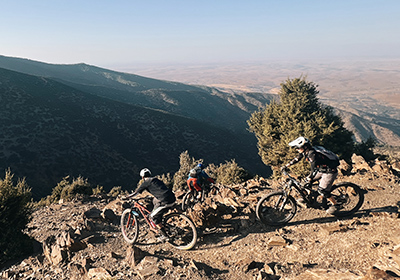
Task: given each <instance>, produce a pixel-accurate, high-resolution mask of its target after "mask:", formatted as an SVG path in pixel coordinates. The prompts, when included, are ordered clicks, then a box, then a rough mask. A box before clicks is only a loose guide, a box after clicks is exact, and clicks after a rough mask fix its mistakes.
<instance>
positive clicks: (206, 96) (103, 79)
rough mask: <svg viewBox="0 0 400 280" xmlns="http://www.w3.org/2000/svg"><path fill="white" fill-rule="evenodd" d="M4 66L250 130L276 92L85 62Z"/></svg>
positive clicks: (5, 61)
mask: <svg viewBox="0 0 400 280" xmlns="http://www.w3.org/2000/svg"><path fill="white" fill-rule="evenodd" d="M0 67H1V68H5V69H9V70H13V71H16V72H20V73H25V74H29V75H35V76H40V77H47V78H52V79H54V80H57V81H59V82H61V83H63V84H66V85H70V86H71V87H73V88H75V89H78V90H81V91H84V92H88V93H92V94H94V95H97V96H101V97H105V98H108V99H111V100H115V101H120V102H124V103H127V104H134V105H137V106H142V107H149V108H153V109H158V110H163V111H166V112H169V113H171V114H176V115H180V116H185V117H189V118H193V119H197V120H200V121H205V122H208V123H211V124H213V125H216V126H220V127H224V128H227V129H230V130H233V131H236V132H239V133H246V134H247V132H246V129H247V128H248V126H247V124H246V121H247V120H248V119H249V117H250V114H251V113H252V112H254V111H255V110H257V109H258V108H259V107H262V106H264V105H265V104H267V103H269V102H270V101H271V99H273V98H276V95H272V94H265V93H233V92H221V91H219V90H217V89H215V88H211V87H205V86H192V85H186V84H182V83H177V82H168V81H161V80H156V79H150V78H145V77H141V76H138V75H133V74H127V73H121V72H115V71H111V70H107V69H103V68H99V67H95V66H90V65H86V64H75V65H55V64H47V63H42V62H37V61H32V60H28V59H21V58H13V57H6V56H0Z"/></svg>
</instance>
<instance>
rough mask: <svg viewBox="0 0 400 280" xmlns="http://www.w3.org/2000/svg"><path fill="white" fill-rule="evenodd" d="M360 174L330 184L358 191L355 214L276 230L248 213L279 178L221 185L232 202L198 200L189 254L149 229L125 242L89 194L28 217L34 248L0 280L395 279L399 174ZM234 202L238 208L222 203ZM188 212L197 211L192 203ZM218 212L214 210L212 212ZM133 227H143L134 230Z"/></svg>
mask: <svg viewBox="0 0 400 280" xmlns="http://www.w3.org/2000/svg"><path fill="white" fill-rule="evenodd" d="M367 175H368V176H366V174H365V173H364V174H361V173H360V174H352V175H351V176H348V177H340V178H339V179H338V181H351V182H354V183H357V184H359V185H360V186H361V187H362V188H363V189H364V190H365V192H366V194H365V203H364V205H363V206H362V208H361V209H360V211H359V212H358V213H356V215H354V217H350V218H348V219H345V218H342V219H338V218H336V217H333V216H330V215H328V214H326V213H325V212H324V211H320V210H316V209H312V208H300V209H299V211H298V213H297V215H296V216H295V218H294V220H293V221H291V222H290V223H288V224H287V225H285V226H283V227H278V228H277V227H269V226H265V225H262V224H261V223H260V222H259V221H258V220H257V219H255V213H254V210H255V206H256V203H257V200H258V199H259V198H260V197H261V196H263V195H265V194H266V193H269V192H271V191H274V190H276V188H277V186H278V184H277V183H278V182H276V181H271V180H267V181H258V182H254V181H253V182H252V181H248V182H246V183H244V184H241V185H235V186H220V189H221V190H224V189H225V190H226V191H225V192H224V193H225V194H226V195H227V196H229V193H234V194H235V196H234V199H230V200H224V202H225V203H227V204H226V205H223V204H220V203H218V202H216V201H217V199H215V200H214V198H216V196H215V197H213V198H212V199H211V200H209V201H211V202H207V201H206V202H205V203H203V204H202V206H203V207H205V209H207V208H206V207H210V208H209V210H210V209H217V210H215V211H214V212H213V211H208V213H209V214H210V215H209V217H210V219H209V220H208V221H209V222H210V223H211V224H212V226H209V227H208V228H205V227H199V228H198V232H199V237H200V238H199V239H198V243H197V245H196V246H195V248H193V249H192V250H190V251H180V250H176V249H174V248H173V247H172V246H170V244H168V243H160V242H159V241H158V240H157V238H156V236H155V235H154V234H153V233H151V232H150V233H148V234H147V235H146V237H147V238H146V239H145V240H144V241H142V242H139V243H137V244H134V245H133V246H131V245H128V244H127V243H126V242H125V241H124V239H123V238H122V234H121V232H120V228H119V221H118V216H114V219H113V216H112V215H108V216H106V215H103V214H101V213H106V211H105V209H107V210H108V211H111V210H112V211H114V212H115V214H116V215H119V214H120V213H121V211H122V207H121V205H122V203H121V201H120V200H119V199H115V198H111V197H93V196H92V197H90V198H86V199H85V200H81V201H76V202H65V201H64V202H60V203H57V204H53V205H50V206H49V207H44V208H41V209H38V210H37V211H36V212H35V213H34V215H33V220H32V222H31V223H30V224H29V228H28V229H27V233H28V234H29V235H30V236H32V237H33V238H34V239H35V241H36V242H37V243H38V244H37V251H36V254H34V255H32V256H29V257H27V258H25V259H23V260H18V261H16V262H15V263H14V265H10V264H8V265H7V266H4V268H3V269H4V271H3V272H2V273H1V272H0V276H3V277H4V276H5V278H6V279H7V278H8V277H10V278H8V279H14V278H11V277H13V276H14V275H18V276H20V277H23V278H21V279H46V278H49V279H54V280H57V279H71V280H78V279H86V278H85V277H93V278H90V279H109V278H113V279H120V280H128V279H151V280H158V279H163V280H165V279H171V280H172V279H193V280H207V279H220V280H231V279H235V280H236V279H237V280H248V279H259V280H271V279H273V280H278V279H279V280H305V279H307V280H321V279H338V280H339V279H341V280H343V279H347V280H373V279H386V280H395V279H399V278H400V250H399V248H400V231H399V230H400V219H399V217H400V212H399V207H400V201H399V197H398V196H397V195H396V194H397V193H398V191H399V188H400V185H399V180H398V179H399V177H396V176H392V175H387V174H386V175H382V174H380V175H378V173H376V172H372V171H371V172H368V173H367ZM235 201H237V202H239V203H240V204H241V206H239V207H231V206H229V204H230V203H233V202H235ZM207 203H209V205H207ZM228 206H229V207H228ZM195 209H196V210H195V211H199V212H200V213H202V212H201V211H202V208H201V207H200V208H199V207H197V208H195ZM221 209H224V211H223V212H222V214H220V213H219V212H218V210H221ZM203 213H206V212H205V210H204V212H203ZM105 217H106V218H105ZM206 220H207V219H206ZM140 231H141V232H147V231H148V229H147V227H145V226H143V227H141V228H140ZM42 248H43V251H42ZM95 276H96V277H97V278H94V277H95ZM29 277H30V278H29Z"/></svg>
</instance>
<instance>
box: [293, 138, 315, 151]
mask: <svg viewBox="0 0 400 280" xmlns="http://www.w3.org/2000/svg"><path fill="white" fill-rule="evenodd" d="M289 146H290V147H295V148H296V149H300V148H303V147H304V146H310V140H308V139H307V138H305V137H303V136H300V137H299V138H297V139H296V140H293V141H292V142H290V143H289Z"/></svg>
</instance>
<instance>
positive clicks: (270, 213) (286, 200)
mask: <svg viewBox="0 0 400 280" xmlns="http://www.w3.org/2000/svg"><path fill="white" fill-rule="evenodd" d="M296 211H297V206H296V201H295V200H294V198H293V197H291V196H285V195H284V193H283V192H281V191H277V192H272V193H270V194H268V195H266V196H264V197H263V198H261V199H260V201H259V202H258V203H257V207H256V215H257V218H258V219H259V220H260V221H261V222H263V223H264V224H266V225H272V226H279V225H283V224H286V223H287V222H289V221H290V220H291V219H292V218H293V217H294V215H295V214H296Z"/></svg>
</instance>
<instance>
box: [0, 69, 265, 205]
mask: <svg viewBox="0 0 400 280" xmlns="http://www.w3.org/2000/svg"><path fill="white" fill-rule="evenodd" d="M0 131H1V133H2V135H3V136H2V137H1V138H0V142H1V143H0V147H1V149H0V167H1V169H3V170H4V169H7V168H8V167H10V168H11V171H12V172H13V173H15V174H16V176H17V177H26V180H27V182H28V184H29V185H30V186H31V187H32V188H33V194H34V197H35V198H39V197H42V196H44V195H47V194H49V192H50V191H51V189H52V188H53V187H55V185H56V184H57V183H58V182H60V181H61V179H62V178H63V177H64V176H73V177H78V176H80V175H82V176H83V177H85V178H88V179H89V182H91V183H93V184H100V185H103V186H104V187H106V188H107V189H109V188H111V187H113V186H118V185H122V186H123V187H125V188H126V187H127V186H129V187H131V186H132V185H134V184H135V182H137V181H138V179H139V178H138V172H139V170H140V169H141V168H143V167H144V166H147V167H149V168H151V169H152V170H153V171H154V172H155V173H158V174H161V173H167V172H176V170H178V169H179V154H180V153H181V152H183V151H185V150H188V151H189V153H190V154H191V155H192V156H194V157H196V158H202V159H204V160H205V161H206V162H207V163H221V162H224V161H225V160H229V159H233V158H236V159H237V162H238V163H239V164H241V165H243V166H246V168H247V169H253V168H255V170H257V168H258V169H259V170H260V171H262V169H266V168H265V167H263V165H262V163H261V161H260V160H259V159H258V158H257V157H258V156H257V151H256V145H255V139H254V137H251V136H250V134H249V135H243V134H234V133H232V132H231V131H229V130H226V129H225V130H224V129H221V128H215V127H213V126H210V125H208V124H206V123H203V122H199V121H197V120H193V119H190V118H185V117H181V116H177V115H173V114H170V113H168V114H167V113H165V112H162V111H160V110H154V109H148V108H143V107H140V106H135V105H132V104H125V103H122V102H118V101H113V100H109V99H105V98H102V97H98V96H95V95H92V94H90V93H85V92H82V91H79V90H77V89H74V88H71V87H69V86H67V85H65V84H61V83H59V82H58V81H53V80H52V79H49V78H43V77H36V76H31V75H26V74H22V73H18V72H14V71H10V70H6V69H0ZM226 139H229V141H226ZM257 160H258V161H257Z"/></svg>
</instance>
